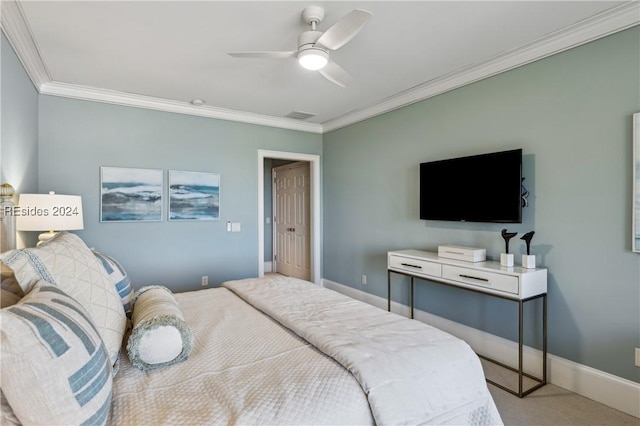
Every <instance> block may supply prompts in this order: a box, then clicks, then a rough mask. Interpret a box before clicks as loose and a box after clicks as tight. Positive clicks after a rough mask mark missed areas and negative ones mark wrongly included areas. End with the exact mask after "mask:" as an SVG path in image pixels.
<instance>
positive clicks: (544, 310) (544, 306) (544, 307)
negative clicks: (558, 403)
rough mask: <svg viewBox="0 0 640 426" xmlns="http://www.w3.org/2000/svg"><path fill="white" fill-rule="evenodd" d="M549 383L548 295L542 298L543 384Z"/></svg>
mask: <svg viewBox="0 0 640 426" xmlns="http://www.w3.org/2000/svg"><path fill="white" fill-rule="evenodd" d="M546 383H547V294H546V293H545V295H544V296H542V384H546Z"/></svg>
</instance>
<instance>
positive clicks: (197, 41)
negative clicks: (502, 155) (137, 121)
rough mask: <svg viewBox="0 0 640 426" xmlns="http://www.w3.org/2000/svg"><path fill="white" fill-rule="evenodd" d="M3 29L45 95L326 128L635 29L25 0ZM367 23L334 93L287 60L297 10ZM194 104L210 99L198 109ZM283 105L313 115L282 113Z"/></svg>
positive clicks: (409, 4) (493, 9)
mask: <svg viewBox="0 0 640 426" xmlns="http://www.w3.org/2000/svg"><path fill="white" fill-rule="evenodd" d="M2 3H3V4H2V27H3V30H4V31H5V33H6V34H7V37H8V38H9V40H10V42H11V43H12V45H13V47H14V49H15V50H16V51H17V53H18V56H19V57H20V58H21V60H22V62H23V64H24V65H25V68H26V69H27V72H28V73H29V75H30V76H31V78H32V80H33V81H34V83H35V84H36V86H37V87H38V89H39V90H40V92H41V93H45V94H53V95H59V96H68V97H73V98H79V99H92V100H97V101H102V102H111V103H117V104H124V105H132V106H139V107H147V108H153V109H160V110H166V111H175V112H180V113H186V114H195V115H203V116H210V117H217V118H223V119H230V120H236V121H243V122H251V123H257V124H264V125H270V126H276V127H284V128H293V129H298V130H303V131H309V132H316V133H322V132H326V131H330V130H333V129H336V128H340V127H343V126H345V125H348V124H351V123H354V122H357V121H360V120H363V119H365V118H368V117H371V116H374V115H377V114H380V113H383V112H386V111H389V110H392V109H395V108H398V107H400V106H403V105H406V104H409V103H412V102H415V101H418V100H421V99H425V98H428V97H430V96H434V95H436V94H438V93H442V92H444V91H447V90H451V89H453V88H456V87H459V86H461V85H464V84H467V83H469V82H472V81H476V80H478V79H481V78H485V77H487V76H490V75H493V74H496V73H498V72H502V71H504V70H507V69H511V68H514V67H516V66H519V65H522V64H525V63H528V62H531V61H533V60H537V59H539V58H543V57H545V56H548V55H550V54H553V53H557V52H560V51H563V50H566V49H568V48H571V47H574V46H577V45H580V44H582V43H585V42H588V41H591V40H594V39H597V38H599V37H602V36H605V35H608V34H611V33H614V32H616V31H619V30H621V29H625V28H628V27H630V26H633V25H637V24H638V23H639V22H640V7H639V5H640V3H638V1H632V2H627V1H491V2H489V1H406V2H404V1H402V2H401V1H313V0H309V1H304V2H303V1H279V2H276V1H252V2H250V1H20V2H15V1H13V0H3V2H2ZM308 5H319V6H322V7H324V9H325V14H326V15H325V18H324V20H323V22H322V23H320V25H319V27H318V29H319V30H320V31H324V30H326V29H327V28H328V27H329V26H331V25H332V24H333V23H334V22H336V21H337V20H339V19H340V18H341V17H342V16H344V15H345V14H346V13H348V12H349V11H351V10H353V9H365V10H368V11H370V12H371V13H372V14H373V17H372V19H371V20H370V22H369V23H368V24H367V25H366V26H365V27H364V28H363V29H362V31H361V32H360V33H359V34H358V35H357V36H356V37H355V38H354V39H353V40H351V41H350V42H349V43H348V44H346V45H345V46H343V47H342V48H340V49H339V50H337V51H335V52H332V53H331V58H332V59H333V60H334V61H335V62H336V63H338V64H339V65H340V66H341V67H342V68H344V69H345V70H346V71H347V72H349V74H351V76H352V77H353V82H352V84H350V85H349V86H348V87H344V88H343V87H339V86H337V85H335V84H333V83H331V82H329V81H328V80H326V79H325V78H323V77H322V76H321V75H320V74H319V73H318V72H315V71H308V70H305V69H303V68H301V67H300V66H299V65H298V64H297V63H296V61H295V60H294V59H287V60H274V59H239V58H233V57H231V56H229V55H227V54H226V52H239V51H263V50H264V51H273V50H277V51H280V50H284V51H288V50H295V49H296V48H297V37H298V35H299V34H300V33H301V32H303V31H305V30H307V29H308V26H307V25H306V24H305V23H304V22H303V21H302V19H301V13H302V10H303V9H304V8H305V7H306V6H308ZM194 98H200V99H203V100H204V101H205V102H206V104H205V105H203V106H201V107H195V106H193V105H191V104H190V101H191V100H192V99H194ZM292 111H300V112H306V113H312V114H315V116H313V117H311V118H309V119H307V120H305V121H301V120H294V119H290V118H284V117H285V116H286V115H287V114H288V113H290V112H292Z"/></svg>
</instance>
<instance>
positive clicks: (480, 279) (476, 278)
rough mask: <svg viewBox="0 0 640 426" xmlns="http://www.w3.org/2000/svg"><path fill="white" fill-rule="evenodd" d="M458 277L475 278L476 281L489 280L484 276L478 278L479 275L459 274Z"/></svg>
mask: <svg viewBox="0 0 640 426" xmlns="http://www.w3.org/2000/svg"><path fill="white" fill-rule="evenodd" d="M460 277H461V278H469V279H472V280H477V281H484V282H489V280H488V279H486V278H479V277H474V276H471V275H464V274H460Z"/></svg>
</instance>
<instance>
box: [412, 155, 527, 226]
mask: <svg viewBox="0 0 640 426" xmlns="http://www.w3.org/2000/svg"><path fill="white" fill-rule="evenodd" d="M420 219H424V220H446V221H462V222H497V223H521V222H522V149H513V150H509V151H501V152H492V153H488V154H481V155H472V156H468V157H459V158H452V159H447V160H439V161H429V162H425V163H421V164H420Z"/></svg>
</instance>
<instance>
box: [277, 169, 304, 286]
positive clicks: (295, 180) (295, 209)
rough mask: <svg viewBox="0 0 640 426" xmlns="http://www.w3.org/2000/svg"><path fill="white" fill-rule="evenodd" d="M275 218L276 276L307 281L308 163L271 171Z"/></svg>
mask: <svg viewBox="0 0 640 426" xmlns="http://www.w3.org/2000/svg"><path fill="white" fill-rule="evenodd" d="M273 188H274V191H273V192H274V206H275V209H274V210H275V212H274V213H275V215H274V218H273V228H274V235H275V238H274V243H275V244H274V245H275V247H274V264H275V272H277V273H279V274H282V275H287V276H290V277H296V278H300V279H303V280H309V279H310V276H311V266H310V263H311V262H310V259H311V257H310V246H309V233H310V226H309V217H310V216H309V205H310V202H309V196H310V176H309V163H308V162H296V163H291V164H286V165H284V166H280V167H275V168H274V169H273Z"/></svg>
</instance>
